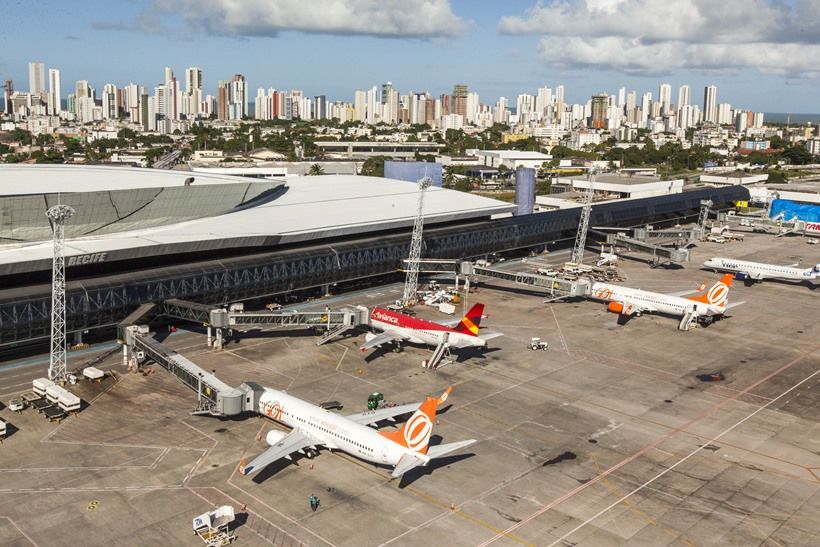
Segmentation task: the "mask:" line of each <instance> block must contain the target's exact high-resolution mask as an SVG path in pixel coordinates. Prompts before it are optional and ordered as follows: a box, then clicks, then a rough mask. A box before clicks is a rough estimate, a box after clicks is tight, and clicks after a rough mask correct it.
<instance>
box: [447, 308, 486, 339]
mask: <svg viewBox="0 0 820 547" xmlns="http://www.w3.org/2000/svg"><path fill="white" fill-rule="evenodd" d="M483 314H484V304H476V305H474V306H473V307H472V308H470V311H468V312H467V315H465V316H464V317H462V318H461V322H460V323H459V324H458V325H456V328H455V329H454V330H455V331H456V332H460V333H463V334H472V335H473V336H478V326H479V325H480V324H481V316H482V315H483Z"/></svg>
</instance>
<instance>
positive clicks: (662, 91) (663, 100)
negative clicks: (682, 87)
mask: <svg viewBox="0 0 820 547" xmlns="http://www.w3.org/2000/svg"><path fill="white" fill-rule="evenodd" d="M658 102H659V103H660V109H661V115H666V114H669V112H670V110H671V107H672V86H671V85H669V84H661V85H660V87H659V88H658Z"/></svg>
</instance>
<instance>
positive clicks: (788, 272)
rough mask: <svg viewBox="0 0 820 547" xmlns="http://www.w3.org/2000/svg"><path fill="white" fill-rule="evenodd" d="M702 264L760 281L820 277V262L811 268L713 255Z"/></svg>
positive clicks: (739, 277) (741, 277) (798, 279)
mask: <svg viewBox="0 0 820 547" xmlns="http://www.w3.org/2000/svg"><path fill="white" fill-rule="evenodd" d="M703 266H704V267H706V268H712V269H714V270H716V271H721V272H733V273H735V274H737V278H738V279H752V280H754V281H762V280H763V279H785V280H795V281H800V280H812V279H817V278H820V264H816V265H815V266H814V267H813V268H796V267H794V266H778V265H777V264H766V263H763V262H749V261H747V260H736V259H734V258H722V257H715V258H710V259H709V260H707V261H706V262H704V263H703Z"/></svg>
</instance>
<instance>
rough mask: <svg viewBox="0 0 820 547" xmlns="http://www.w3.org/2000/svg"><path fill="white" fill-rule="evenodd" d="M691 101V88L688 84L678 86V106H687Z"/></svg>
mask: <svg viewBox="0 0 820 547" xmlns="http://www.w3.org/2000/svg"><path fill="white" fill-rule="evenodd" d="M691 101H692V88H691V87H689V86H688V85H682V86H680V87H679V88H678V108H683V107H684V106H689V103H690V102H691Z"/></svg>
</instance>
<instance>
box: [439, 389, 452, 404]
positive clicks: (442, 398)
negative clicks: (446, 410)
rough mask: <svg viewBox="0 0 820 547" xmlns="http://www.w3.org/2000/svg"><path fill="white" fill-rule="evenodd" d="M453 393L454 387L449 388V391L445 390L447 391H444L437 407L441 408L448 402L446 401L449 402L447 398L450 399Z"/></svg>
mask: <svg viewBox="0 0 820 547" xmlns="http://www.w3.org/2000/svg"><path fill="white" fill-rule="evenodd" d="M452 391H453V386H447V389H445V390H444V393H442V394H441V395H440V396H439V398H438V403H436V406H439V405H441V404H442V403H443V402H444V401H446V400H447V397H449V396H450V393H452Z"/></svg>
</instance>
